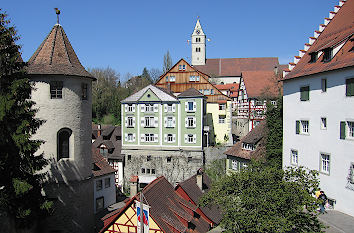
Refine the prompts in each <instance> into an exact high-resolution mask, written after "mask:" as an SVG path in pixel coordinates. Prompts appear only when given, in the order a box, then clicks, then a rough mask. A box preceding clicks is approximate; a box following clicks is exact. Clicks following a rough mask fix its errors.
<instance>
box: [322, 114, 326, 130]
mask: <svg viewBox="0 0 354 233" xmlns="http://www.w3.org/2000/svg"><path fill="white" fill-rule="evenodd" d="M321 129H327V118H326V117H321Z"/></svg>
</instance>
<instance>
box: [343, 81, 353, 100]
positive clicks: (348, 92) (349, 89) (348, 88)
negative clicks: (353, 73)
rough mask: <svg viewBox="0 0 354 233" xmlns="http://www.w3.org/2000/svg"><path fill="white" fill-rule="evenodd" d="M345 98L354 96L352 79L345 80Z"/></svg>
mask: <svg viewBox="0 0 354 233" xmlns="http://www.w3.org/2000/svg"><path fill="white" fill-rule="evenodd" d="M345 96H346V97H352V96H354V78H347V79H346V80H345Z"/></svg>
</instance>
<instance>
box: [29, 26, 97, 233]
mask: <svg viewBox="0 0 354 233" xmlns="http://www.w3.org/2000/svg"><path fill="white" fill-rule="evenodd" d="M27 72H28V74H29V77H30V79H31V80H32V81H33V82H34V87H35V89H34V90H33V92H32V97H31V98H32V100H33V101H34V102H35V103H36V105H35V107H36V108H38V109H39V111H38V113H37V115H36V117H37V118H39V119H43V120H45V123H44V124H43V125H42V126H41V127H40V128H39V129H38V131H37V133H36V135H35V138H36V139H41V140H44V144H43V145H42V146H41V148H40V150H39V151H38V153H44V155H45V157H46V158H47V159H49V160H50V163H49V165H48V166H47V167H46V169H45V170H46V171H47V172H48V184H47V185H46V186H45V190H44V191H45V193H46V195H47V196H48V197H50V198H52V199H53V201H54V206H55V210H54V214H53V216H52V217H50V218H48V219H47V220H46V221H45V222H43V224H42V225H43V231H44V232H56V231H58V232H92V231H93V223H94V218H93V184H92V170H91V168H92V162H91V121H92V119H91V116H92V109H91V108H92V107H91V105H92V95H91V84H92V81H93V80H94V78H93V77H92V76H91V75H90V74H89V73H88V72H87V71H86V70H85V69H84V67H83V66H82V65H81V63H80V61H79V59H78V58H77V56H76V54H75V51H74V50H73V48H72V46H71V44H70V42H69V39H68V38H67V36H66V34H65V32H64V30H63V28H62V26H61V25H60V24H56V25H54V27H53V28H52V30H51V32H50V33H49V35H48V36H47V37H46V39H45V40H44V41H43V42H42V44H41V45H40V46H39V48H38V49H37V50H36V52H35V53H34V54H33V55H32V57H31V58H30V60H29V61H28V70H27Z"/></svg>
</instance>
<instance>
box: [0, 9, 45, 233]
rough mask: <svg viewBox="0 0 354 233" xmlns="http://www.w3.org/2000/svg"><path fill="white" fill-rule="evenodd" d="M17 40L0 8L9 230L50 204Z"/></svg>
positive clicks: (2, 166) (3, 184)
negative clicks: (45, 190) (43, 188)
mask: <svg viewBox="0 0 354 233" xmlns="http://www.w3.org/2000/svg"><path fill="white" fill-rule="evenodd" d="M18 39H19V37H18V36H17V33H16V30H15V28H14V27H13V26H10V21H9V20H8V19H7V15H6V14H5V13H3V12H2V11H1V9H0V138H1V139H0V151H1V153H0V174H1V176H0V212H1V213H2V214H3V213H5V215H6V216H7V219H8V220H9V224H10V226H12V227H11V228H12V229H11V231H13V232H16V229H19V228H31V227H33V226H34V225H35V224H36V223H37V221H38V220H40V219H41V218H43V215H44V214H46V213H47V210H49V209H50V207H51V205H52V203H51V202H49V201H47V200H46V198H45V197H44V196H43V195H42V194H41V190H42V187H43V178H44V176H45V173H43V172H41V173H40V171H41V170H42V168H43V167H44V166H46V165H47V160H46V159H45V158H44V157H43V154H40V155H35V153H36V151H37V150H38V149H39V147H40V145H41V144H42V141H40V140H33V139H32V136H33V135H34V134H35V132H36V130H37V129H38V128H39V126H40V125H41V124H42V121H41V120H39V119H36V118H35V114H36V112H37V110H36V109H34V108H33V105H34V102H33V101H31V100H30V97H31V91H32V88H33V87H32V85H31V83H30V80H29V79H28V78H27V76H26V73H25V63H24V62H23V61H22V59H21V56H20V53H19V50H20V46H18V45H16V44H15V42H16V41H17V40H18ZM2 220H3V219H2ZM1 223H2V224H5V223H4V222H1ZM1 223H0V224H1Z"/></svg>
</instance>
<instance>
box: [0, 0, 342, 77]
mask: <svg viewBox="0 0 354 233" xmlns="http://www.w3.org/2000/svg"><path fill="white" fill-rule="evenodd" d="M338 1H339V0H296V1H294V0H267V1H265V0H248V1H245V0H242V1H241V0H189V1H186V0H179V1H170V0H150V1H146V0H128V1H122V0H104V1H97V0H96V1H92V0H86V1H81V0H71V1H68V0H36V1H28V0H12V1H4V2H2V4H1V7H2V9H3V10H5V11H6V12H7V13H8V15H9V17H10V19H11V20H12V23H13V24H14V25H15V26H16V28H17V30H18V32H19V34H20V35H21V37H22V38H21V40H20V41H19V44H21V45H22V46H23V47H22V55H23V58H24V60H26V61H27V60H28V59H29V58H30V57H31V55H32V54H33V53H34V51H35V50H36V49H37V47H38V46H39V45H40V43H41V42H42V41H43V40H44V38H45V37H46V36H47V34H48V33H49V32H50V30H51V28H52V27H53V25H54V24H55V23H56V15H55V12H54V9H53V8H54V7H58V8H59V9H60V10H61V15H60V24H61V25H62V26H63V28H64V30H65V32H66V34H67V35H68V37H69V40H70V42H71V44H72V46H73V47H74V49H75V51H76V53H77V55H78V57H79V59H80V61H81V63H82V64H83V65H84V66H85V67H102V68H105V67H108V66H109V67H111V68H113V69H115V70H116V71H118V72H119V73H120V74H121V76H122V77H123V76H125V74H126V73H128V72H129V73H130V74H132V75H139V74H141V72H142V70H143V68H144V67H147V68H149V69H150V68H159V69H162V64H163V55H164V54H165V53H166V52H167V50H169V51H170V54H171V56H172V61H173V63H175V62H177V61H178V60H179V59H180V58H185V59H186V60H187V61H189V59H190V56H191V48H190V45H188V43H187V40H188V39H190V35H191V33H192V31H193V28H194V25H195V22H196V19H197V16H199V17H200V21H201V24H202V27H203V30H204V32H205V33H206V35H207V38H210V39H211V41H210V42H208V44H207V50H206V51H207V58H233V57H279V61H280V62H281V63H288V62H290V61H292V60H293V59H292V57H293V56H295V55H298V50H299V49H303V45H304V43H307V42H308V37H310V36H313V32H314V30H317V29H318V26H319V24H321V23H323V20H324V18H325V17H328V14H329V11H332V10H333V7H334V6H335V5H338Z"/></svg>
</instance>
